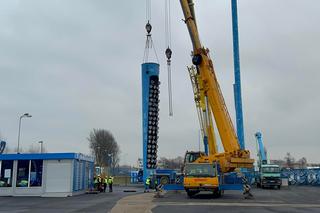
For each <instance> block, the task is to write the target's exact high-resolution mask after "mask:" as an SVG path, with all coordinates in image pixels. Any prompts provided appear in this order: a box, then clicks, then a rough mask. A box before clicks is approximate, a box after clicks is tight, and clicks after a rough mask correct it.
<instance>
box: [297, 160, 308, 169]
mask: <svg viewBox="0 0 320 213" xmlns="http://www.w3.org/2000/svg"><path fill="white" fill-rule="evenodd" d="M297 163H298V164H299V167H300V169H305V168H307V158H305V157H303V158H301V159H299V160H298V162H297Z"/></svg>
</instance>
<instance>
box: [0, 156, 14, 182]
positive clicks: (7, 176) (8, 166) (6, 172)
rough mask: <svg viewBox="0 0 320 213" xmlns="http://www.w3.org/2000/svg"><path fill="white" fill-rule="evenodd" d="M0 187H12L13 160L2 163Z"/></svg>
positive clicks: (0, 163) (0, 164) (0, 165)
mask: <svg viewBox="0 0 320 213" xmlns="http://www.w3.org/2000/svg"><path fill="white" fill-rule="evenodd" d="M0 168H1V173H0V187H12V169H13V160H3V161H0Z"/></svg>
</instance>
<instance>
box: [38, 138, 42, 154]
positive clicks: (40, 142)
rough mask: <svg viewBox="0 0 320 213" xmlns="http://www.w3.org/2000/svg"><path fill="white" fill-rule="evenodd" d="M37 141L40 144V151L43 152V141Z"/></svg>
mask: <svg viewBox="0 0 320 213" xmlns="http://www.w3.org/2000/svg"><path fill="white" fill-rule="evenodd" d="M38 143H39V144H40V153H42V152H43V149H42V146H43V141H39V142H38Z"/></svg>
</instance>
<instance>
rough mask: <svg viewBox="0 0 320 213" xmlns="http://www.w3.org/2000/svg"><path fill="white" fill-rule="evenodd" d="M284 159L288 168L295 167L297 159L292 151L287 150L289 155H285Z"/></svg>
mask: <svg viewBox="0 0 320 213" xmlns="http://www.w3.org/2000/svg"><path fill="white" fill-rule="evenodd" d="M284 160H285V161H286V163H287V167H288V168H293V167H294V163H295V159H294V157H292V156H291V154H290V152H287V155H286V156H285V157H284Z"/></svg>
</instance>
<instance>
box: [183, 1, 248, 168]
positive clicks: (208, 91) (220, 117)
mask: <svg viewBox="0 0 320 213" xmlns="http://www.w3.org/2000/svg"><path fill="white" fill-rule="evenodd" d="M180 3H181V7H182V10H183V13H184V17H185V23H186V25H187V28H188V31H189V35H190V38H191V41H192V45H193V53H192V55H193V58H192V62H193V64H194V65H195V66H196V69H197V75H198V78H199V82H200V83H199V84H200V85H201V86H202V88H203V94H204V96H205V100H206V102H207V104H208V108H209V110H208V112H211V111H212V113H213V116H214V120H215V122H216V125H217V128H218V132H219V135H220V138H221V142H222V145H223V148H224V153H214V154H213V155H209V156H208V157H209V158H210V159H211V160H219V162H220V165H221V169H222V171H223V172H228V171H233V170H234V169H235V168H241V167H246V168H251V167H252V166H253V159H250V152H249V151H248V150H241V149H240V146H239V143H238V138H237V135H236V132H235V129H234V127H233V124H232V121H231V118H230V115H229V112H228V110H227V107H226V104H225V101H224V98H223V96H222V93H221V90H220V86H219V84H218V81H217V77H216V75H215V71H214V68H213V63H212V60H211V59H210V56H209V50H208V49H205V48H204V47H202V45H201V42H200V38H199V32H198V29H197V25H196V21H195V15H194V4H193V0H180ZM209 147H210V145H209ZM211 153H212V152H211Z"/></svg>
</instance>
